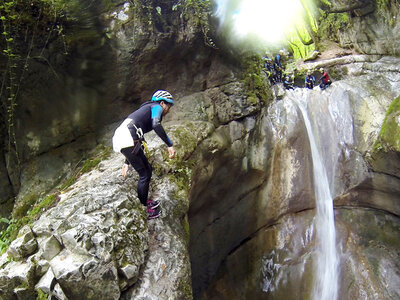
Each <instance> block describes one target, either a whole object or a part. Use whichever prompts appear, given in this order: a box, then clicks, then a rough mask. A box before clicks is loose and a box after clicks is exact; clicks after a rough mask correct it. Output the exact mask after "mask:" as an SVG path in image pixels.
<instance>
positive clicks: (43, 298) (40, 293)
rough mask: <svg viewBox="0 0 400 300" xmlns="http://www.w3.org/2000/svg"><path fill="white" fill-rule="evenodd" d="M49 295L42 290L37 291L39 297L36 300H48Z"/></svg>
mask: <svg viewBox="0 0 400 300" xmlns="http://www.w3.org/2000/svg"><path fill="white" fill-rule="evenodd" d="M47 297H48V295H47V294H46V293H45V292H43V291H42V290H38V291H37V297H36V300H47Z"/></svg>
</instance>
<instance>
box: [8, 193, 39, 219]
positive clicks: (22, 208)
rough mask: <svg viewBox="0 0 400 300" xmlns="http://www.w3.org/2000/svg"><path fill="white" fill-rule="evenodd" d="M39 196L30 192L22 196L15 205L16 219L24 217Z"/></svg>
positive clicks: (14, 214) (13, 214) (14, 213)
mask: <svg viewBox="0 0 400 300" xmlns="http://www.w3.org/2000/svg"><path fill="white" fill-rule="evenodd" d="M38 198H39V197H38V195H36V194H29V195H27V196H25V197H24V198H22V199H21V200H20V201H19V202H18V204H17V205H16V206H15V207H14V209H13V213H12V217H13V218H14V219H20V218H22V217H24V216H25V215H26V214H27V212H28V210H29V209H30V208H31V207H32V205H33V204H35V202H36V200H37V199H38Z"/></svg>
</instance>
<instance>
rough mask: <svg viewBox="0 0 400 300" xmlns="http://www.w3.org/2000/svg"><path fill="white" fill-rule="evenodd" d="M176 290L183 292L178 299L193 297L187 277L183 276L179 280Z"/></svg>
mask: <svg viewBox="0 0 400 300" xmlns="http://www.w3.org/2000/svg"><path fill="white" fill-rule="evenodd" d="M185 279H186V280H185ZM178 290H179V291H180V292H181V293H182V294H183V295H182V297H180V299H193V289H192V285H191V283H190V280H189V279H187V278H185V277H184V278H181V279H180V280H179V284H178Z"/></svg>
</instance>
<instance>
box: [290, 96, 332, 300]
mask: <svg viewBox="0 0 400 300" xmlns="http://www.w3.org/2000/svg"><path fill="white" fill-rule="evenodd" d="M305 100H306V99H305ZM296 103H297V105H298V107H299V108H300V111H301V113H302V115H303V118H304V123H305V126H306V129H307V134H308V138H309V141H310V147H311V155H312V161H313V172H314V185H315V198H316V207H317V213H316V219H315V225H316V226H315V227H316V230H317V232H316V239H317V241H316V243H317V257H316V270H315V276H314V278H315V283H314V291H313V299H315V300H317V299H318V300H335V299H337V289H338V275H337V265H338V258H337V253H336V234H335V220H334V212H333V199H332V196H331V191H330V188H329V180H328V176H327V172H326V169H325V166H324V164H323V160H322V157H321V155H320V152H319V151H318V147H317V143H316V140H315V137H314V133H313V130H314V131H315V132H318V128H312V126H311V122H310V119H309V117H308V113H307V102H306V101H301V99H300V100H299V99H297V100H296Z"/></svg>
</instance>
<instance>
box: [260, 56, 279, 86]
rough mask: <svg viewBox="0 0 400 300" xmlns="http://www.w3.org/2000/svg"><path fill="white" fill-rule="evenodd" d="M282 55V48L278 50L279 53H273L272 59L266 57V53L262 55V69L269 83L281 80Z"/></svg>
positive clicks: (272, 83)
mask: <svg viewBox="0 0 400 300" xmlns="http://www.w3.org/2000/svg"><path fill="white" fill-rule="evenodd" d="M282 56H283V50H281V51H279V53H278V54H277V55H275V58H274V60H272V59H271V58H270V57H268V55H265V56H264V57H263V61H264V66H263V71H264V73H265V74H266V75H267V77H268V79H269V82H270V83H271V85H274V84H276V83H278V82H282V70H283V68H282Z"/></svg>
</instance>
